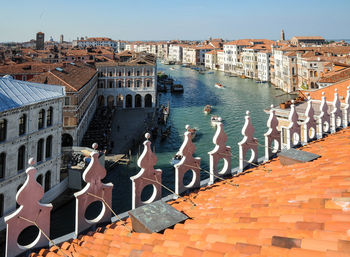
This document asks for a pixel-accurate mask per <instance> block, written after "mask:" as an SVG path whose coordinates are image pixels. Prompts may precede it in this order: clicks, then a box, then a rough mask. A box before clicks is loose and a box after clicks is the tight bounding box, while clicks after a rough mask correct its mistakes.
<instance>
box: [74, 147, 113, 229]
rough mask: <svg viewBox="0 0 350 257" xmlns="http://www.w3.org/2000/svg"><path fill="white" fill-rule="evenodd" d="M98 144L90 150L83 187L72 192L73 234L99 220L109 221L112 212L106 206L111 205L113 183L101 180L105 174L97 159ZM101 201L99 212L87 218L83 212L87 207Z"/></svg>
mask: <svg viewBox="0 0 350 257" xmlns="http://www.w3.org/2000/svg"><path fill="white" fill-rule="evenodd" d="M97 147H98V145H97V144H96V143H94V144H93V145H92V148H93V149H94V151H92V152H91V154H90V157H91V160H90V163H89V165H88V166H87V168H86V169H85V171H84V173H83V179H84V181H85V182H86V185H85V187H84V188H83V189H82V190H80V191H79V192H76V193H74V196H75V198H76V202H75V203H76V204H75V234H76V235H78V234H79V233H80V232H82V231H84V230H86V229H88V228H89V227H91V226H92V225H94V224H96V223H100V222H110V221H111V216H112V212H111V210H110V209H109V208H108V206H109V207H110V208H111V207H112V189H113V184H112V183H108V184H104V183H102V182H101V180H102V179H103V178H104V177H105V176H106V169H105V168H104V167H103V166H102V165H101V164H100V161H99V159H98V157H99V152H98V151H97V150H96V149H97ZM98 201H100V202H101V203H102V209H101V212H100V213H99V214H98V215H97V217H96V218H94V219H91V220H90V219H87V218H86V217H85V213H86V210H87V208H88V207H89V205H90V204H92V203H93V202H98ZM107 205H108V206H107Z"/></svg>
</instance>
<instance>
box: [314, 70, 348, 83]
mask: <svg viewBox="0 0 350 257" xmlns="http://www.w3.org/2000/svg"><path fill="white" fill-rule="evenodd" d="M348 78H350V68H345V69H344V68H341V69H336V70H334V71H331V72H329V73H326V74H325V75H324V76H323V77H322V78H321V79H320V80H319V82H320V83H336V82H339V81H342V80H344V79H348Z"/></svg>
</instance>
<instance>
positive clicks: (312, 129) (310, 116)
mask: <svg viewBox="0 0 350 257" xmlns="http://www.w3.org/2000/svg"><path fill="white" fill-rule="evenodd" d="M307 99H308V100H307V107H306V110H305V117H306V118H305V121H304V122H303V123H302V131H301V133H302V135H303V139H302V140H303V144H307V143H308V142H310V141H311V140H314V139H316V131H317V123H316V119H315V110H314V107H313V106H312V99H311V97H310V96H308V98H307Z"/></svg>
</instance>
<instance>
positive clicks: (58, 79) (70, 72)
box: [30, 63, 97, 92]
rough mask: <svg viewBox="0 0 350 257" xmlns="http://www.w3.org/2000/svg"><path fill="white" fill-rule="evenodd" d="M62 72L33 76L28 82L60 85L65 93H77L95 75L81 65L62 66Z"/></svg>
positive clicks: (88, 67) (53, 71) (56, 71)
mask: <svg viewBox="0 0 350 257" xmlns="http://www.w3.org/2000/svg"><path fill="white" fill-rule="evenodd" d="M60 68H61V69H62V70H63V71H59V70H56V69H54V70H51V71H49V72H45V73H42V74H40V75H37V76H35V77H34V78H32V79H31V80H30V81H31V82H37V83H42V84H51V85H60V86H64V87H66V92H76V91H79V90H80V89H81V88H82V87H83V86H85V85H86V83H88V82H89V81H90V80H91V79H92V78H93V76H95V74H96V72H97V71H96V70H95V69H94V68H91V67H90V66H88V65H85V64H83V63H74V65H73V64H69V63H68V64H64V65H63V66H62V65H61V66H60Z"/></svg>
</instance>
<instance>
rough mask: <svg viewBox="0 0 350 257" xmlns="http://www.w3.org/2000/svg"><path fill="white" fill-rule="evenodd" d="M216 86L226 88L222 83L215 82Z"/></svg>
mask: <svg viewBox="0 0 350 257" xmlns="http://www.w3.org/2000/svg"><path fill="white" fill-rule="evenodd" d="M215 87H217V88H224V86H223V85H222V84H220V83H215Z"/></svg>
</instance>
